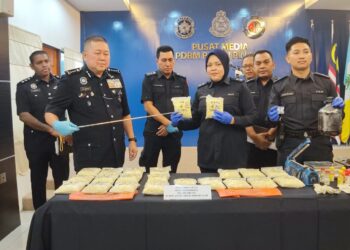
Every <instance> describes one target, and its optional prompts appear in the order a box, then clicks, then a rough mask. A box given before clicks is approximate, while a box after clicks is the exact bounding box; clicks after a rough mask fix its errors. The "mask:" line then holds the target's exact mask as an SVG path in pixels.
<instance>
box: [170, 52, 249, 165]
mask: <svg viewBox="0 0 350 250" xmlns="http://www.w3.org/2000/svg"><path fill="white" fill-rule="evenodd" d="M205 67H206V71H207V74H208V76H209V78H210V80H209V81H208V82H206V83H204V84H202V85H200V86H199V87H198V89H197V92H196V94H195V97H194V101H193V104H192V119H183V117H182V115H181V114H178V113H174V114H172V116H171V121H172V124H173V126H177V127H178V128H179V129H182V130H192V129H197V128H199V138H198V166H199V167H200V169H201V172H216V171H217V169H218V168H223V169H234V168H239V167H245V166H246V162H247V134H246V132H245V127H247V126H249V125H251V124H252V122H253V120H254V116H255V112H256V110H255V106H254V103H253V99H252V97H251V95H250V92H249V90H248V88H247V86H246V85H245V83H242V82H239V81H236V80H234V79H232V78H229V77H228V73H229V57H228V55H227V53H226V52H225V51H224V50H220V49H216V50H213V51H212V52H210V53H209V54H208V55H207V57H206V59H205ZM208 95H211V96H213V97H222V98H223V99H224V112H220V111H215V112H214V115H213V119H205V116H206V97H207V96H208Z"/></svg>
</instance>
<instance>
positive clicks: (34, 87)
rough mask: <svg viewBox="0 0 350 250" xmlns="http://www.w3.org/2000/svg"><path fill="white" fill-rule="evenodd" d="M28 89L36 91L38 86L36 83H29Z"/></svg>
mask: <svg viewBox="0 0 350 250" xmlns="http://www.w3.org/2000/svg"><path fill="white" fill-rule="evenodd" d="M30 88H31V89H37V88H38V85H36V83H31V84H30Z"/></svg>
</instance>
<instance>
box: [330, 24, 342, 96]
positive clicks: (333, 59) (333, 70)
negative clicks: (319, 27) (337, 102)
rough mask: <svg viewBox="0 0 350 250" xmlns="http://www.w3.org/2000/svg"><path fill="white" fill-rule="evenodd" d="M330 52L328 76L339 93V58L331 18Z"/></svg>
mask: <svg viewBox="0 0 350 250" xmlns="http://www.w3.org/2000/svg"><path fill="white" fill-rule="evenodd" d="M331 45H332V46H331V51H330V52H331V54H330V60H329V64H328V76H329V77H330V78H331V80H332V82H333V83H334V85H335V88H336V90H337V93H338V95H340V88H339V84H338V83H339V59H338V51H337V46H338V44H337V43H336V42H335V41H334V21H333V20H332V26H331Z"/></svg>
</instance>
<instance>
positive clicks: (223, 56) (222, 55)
mask: <svg viewBox="0 0 350 250" xmlns="http://www.w3.org/2000/svg"><path fill="white" fill-rule="evenodd" d="M212 55H216V56H217V57H218V58H219V60H220V62H221V63H222V66H223V67H224V76H223V77H222V79H221V80H220V81H222V80H225V79H226V77H227V76H228V73H229V70H230V58H229V57H228V55H227V53H226V51H224V50H222V49H214V50H213V51H211V52H210V53H209V54H208V55H207V57H206V58H205V70H207V63H208V60H209V57H210V56H212Z"/></svg>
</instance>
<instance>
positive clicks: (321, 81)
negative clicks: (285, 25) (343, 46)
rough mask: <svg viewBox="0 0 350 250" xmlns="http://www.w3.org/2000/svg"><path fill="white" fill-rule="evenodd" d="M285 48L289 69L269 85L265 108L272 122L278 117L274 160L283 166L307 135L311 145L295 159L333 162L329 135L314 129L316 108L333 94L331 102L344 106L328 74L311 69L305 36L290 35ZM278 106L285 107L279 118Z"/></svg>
mask: <svg viewBox="0 0 350 250" xmlns="http://www.w3.org/2000/svg"><path fill="white" fill-rule="evenodd" d="M286 51H287V55H286V61H287V62H288V63H289V64H290V65H291V69H292V72H291V74H290V75H289V76H286V77H284V78H281V79H280V80H279V81H277V82H276V83H275V84H274V86H273V87H272V90H271V94H270V101H269V107H270V108H269V111H268V117H269V119H270V120H271V121H273V122H275V123H277V122H278V121H279V119H281V124H280V129H279V132H278V134H277V141H278V142H279V143H278V145H277V146H278V160H277V163H278V165H284V163H285V161H286V158H287V156H288V155H289V154H290V153H291V151H292V150H293V149H295V148H296V147H297V146H298V145H299V144H300V143H302V142H303V141H304V140H305V138H306V137H309V138H311V144H310V146H309V147H308V148H307V149H306V150H305V151H304V152H303V153H302V154H301V156H300V157H299V158H297V160H298V161H299V162H301V163H303V162H304V161H332V159H333V152H332V145H331V142H330V137H329V136H325V135H322V134H320V133H319V131H317V126H318V111H319V109H320V108H322V107H323V106H324V105H325V102H324V101H325V100H326V98H327V97H329V96H331V97H335V98H334V99H333V102H332V106H333V107H335V108H343V106H344V102H343V99H342V98H341V97H336V96H337V93H336V90H335V86H334V84H333V83H332V81H331V80H330V78H329V77H328V76H325V75H322V74H319V73H314V72H311V69H310V65H311V61H312V53H311V48H310V43H309V41H308V40H307V39H305V38H301V37H294V38H292V39H291V40H289V42H288V43H287V44H286ZM278 106H283V107H284V114H283V115H282V116H281V117H280V112H279V111H278Z"/></svg>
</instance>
